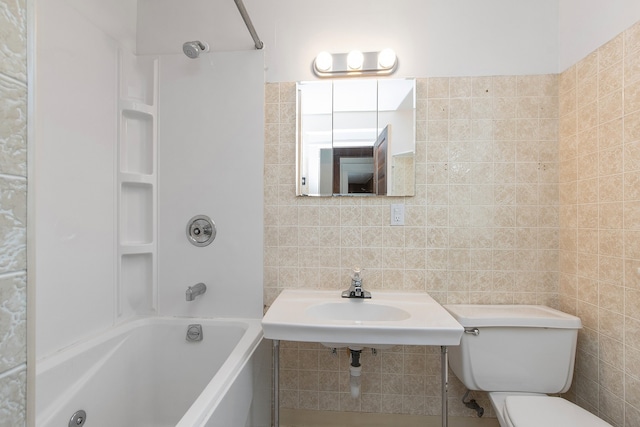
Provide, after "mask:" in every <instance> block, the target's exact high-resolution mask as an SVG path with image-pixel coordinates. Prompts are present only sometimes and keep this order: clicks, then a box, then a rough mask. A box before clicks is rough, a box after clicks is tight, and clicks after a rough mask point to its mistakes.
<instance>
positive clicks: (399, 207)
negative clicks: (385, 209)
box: [391, 203, 404, 225]
mask: <svg viewBox="0 0 640 427" xmlns="http://www.w3.org/2000/svg"><path fill="white" fill-rule="evenodd" d="M391 225H404V203H398V204H393V205H391Z"/></svg>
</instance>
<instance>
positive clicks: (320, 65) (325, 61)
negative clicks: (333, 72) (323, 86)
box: [316, 52, 333, 71]
mask: <svg viewBox="0 0 640 427" xmlns="http://www.w3.org/2000/svg"><path fill="white" fill-rule="evenodd" d="M332 65H333V57H332V56H331V54H330V53H329V52H320V53H319V54H318V56H316V69H317V70H318V71H329V70H330V69H331V66H332Z"/></svg>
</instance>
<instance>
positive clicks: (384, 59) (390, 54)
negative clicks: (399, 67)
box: [378, 49, 396, 69]
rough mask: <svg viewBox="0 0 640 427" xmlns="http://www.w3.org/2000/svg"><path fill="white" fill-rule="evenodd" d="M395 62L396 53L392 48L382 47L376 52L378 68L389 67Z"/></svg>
mask: <svg viewBox="0 0 640 427" xmlns="http://www.w3.org/2000/svg"><path fill="white" fill-rule="evenodd" d="M395 64H396V53H395V52H394V51H393V49H383V50H382V51H381V52H380V53H379V54H378V65H379V66H380V68H384V69H389V68H392V67H393V66H394V65H395Z"/></svg>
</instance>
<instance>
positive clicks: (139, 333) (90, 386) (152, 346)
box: [36, 317, 271, 427]
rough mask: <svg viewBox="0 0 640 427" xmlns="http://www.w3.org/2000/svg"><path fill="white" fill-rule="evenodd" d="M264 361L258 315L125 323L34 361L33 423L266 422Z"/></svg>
mask: <svg viewBox="0 0 640 427" xmlns="http://www.w3.org/2000/svg"><path fill="white" fill-rule="evenodd" d="M192 323H199V324H202V329H203V337H204V339H203V340H202V341H201V342H187V341H186V339H185V336H186V331H187V325H189V324H192ZM270 363H271V362H270V346H268V345H267V342H266V341H265V340H263V339H262V328H261V325H260V320H259V319H242V320H236V319H234V320H224V319H214V320H212V319H189V318H162V317H159V318H146V319H138V320H134V321H130V322H127V323H124V324H122V325H119V326H117V327H114V328H113V329H111V330H109V331H108V332H105V333H104V334H102V335H101V336H98V337H95V338H92V339H91V340H88V341H86V342H83V343H80V344H77V345H75V346H73V347H70V348H68V349H65V350H63V351H61V352H59V353H56V354H55V355H53V356H50V357H47V358H45V359H43V360H40V361H38V363H37V367H36V426H37V427H66V426H67V425H68V423H69V420H70V418H71V416H72V415H73V413H74V412H76V411H78V410H80V409H82V410H84V411H86V413H87V416H86V423H85V424H84V426H85V427H119V426H127V427H168V426H171V427H195V426H203V427H205V426H206V427H245V426H251V427H254V426H261V427H262V426H269V425H270V408H271V403H270V402H271V401H270V392H271V365H270Z"/></svg>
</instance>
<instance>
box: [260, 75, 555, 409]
mask: <svg viewBox="0 0 640 427" xmlns="http://www.w3.org/2000/svg"><path fill="white" fill-rule="evenodd" d="M557 94H558V79H557V76H555V75H544V76H519V77H515V76H504V77H478V78H422V79H418V80H417V131H416V133H417V163H416V184H417V186H416V196H415V197H406V198H381V197H364V198H363V197H353V198H351V197H339V198H330V197H329V198H314V197H296V196H295V153H296V150H295V141H296V138H295V111H296V108H295V100H296V98H295V83H274V84H267V86H266V100H265V102H266V104H265V114H266V128H265V143H266V146H265V187H264V191H265V208H264V209H265V214H264V215H265V217H264V218H265V264H264V266H265V267H264V268H265V303H266V304H270V303H271V302H272V301H273V299H274V298H275V297H276V296H277V295H278V293H279V292H280V291H281V290H282V289H284V288H289V287H303V288H328V289H335V290H336V291H337V290H339V289H344V288H346V287H347V286H348V285H349V271H350V267H351V266H354V265H359V266H362V267H364V268H365V269H366V270H365V275H364V277H365V279H364V284H365V287H367V288H371V289H376V288H379V289H401V290H407V291H418V292H429V293H430V294H431V295H432V296H433V297H434V298H436V299H437V300H438V301H440V302H442V303H539V304H547V305H550V306H553V307H558V306H559V301H558V269H559V265H558V259H559V256H558V239H559V233H558V230H559V229H558V224H559V218H558V216H559V204H558V200H559V195H558V191H559V187H558V152H557V150H558V148H557V147H558V145H557V144H558V142H557V141H558V97H557ZM391 203H405V204H406V212H405V221H406V225H405V226H404V227H391V226H389V221H390V213H389V205H390V204H391ZM439 369H440V363H439V349H437V348H424V347H394V348H391V349H388V350H383V351H380V352H379V353H378V354H377V355H376V356H374V355H371V354H370V353H366V354H365V355H364V356H363V378H362V382H363V385H362V395H361V397H360V398H358V399H352V398H351V397H350V394H349V383H348V380H349V374H348V358H347V354H346V351H344V350H343V351H340V352H339V354H338V355H337V356H332V355H331V352H330V351H329V350H328V349H325V348H323V347H321V346H320V345H318V344H302V343H301V344H298V343H283V347H282V371H281V387H282V395H281V397H282V402H281V403H282V406H284V407H288V408H305V409H324V410H349V411H363V412H385V413H409V414H426V415H435V414H438V413H439V412H440V402H439V394H440V391H439V390H440V389H439V387H440V386H439ZM462 392H463V390H462V387H461V386H460V384H458V383H457V382H455V379H454V384H453V390H452V393H451V394H452V401H451V408H452V413H453V414H465V415H471V414H472V412H470V411H469V410H466V409H464V408H461V405H460V403H459V397H460V396H461V394H462ZM480 398H481V399H482V400H483V403H484V406H485V408H486V409H487V411H490V405H489V404H488V402H487V401H486V399H484V396H480Z"/></svg>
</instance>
